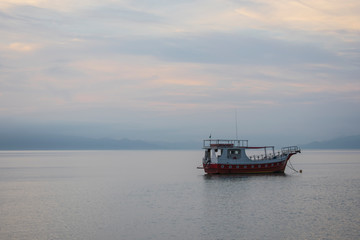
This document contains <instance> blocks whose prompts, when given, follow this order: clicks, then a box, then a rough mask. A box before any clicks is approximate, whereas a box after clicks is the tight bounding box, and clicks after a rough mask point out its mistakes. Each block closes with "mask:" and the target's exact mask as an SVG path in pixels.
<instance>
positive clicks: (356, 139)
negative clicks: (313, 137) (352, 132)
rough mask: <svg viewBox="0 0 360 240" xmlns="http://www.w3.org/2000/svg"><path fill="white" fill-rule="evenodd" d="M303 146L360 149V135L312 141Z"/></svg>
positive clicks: (310, 147) (309, 147)
mask: <svg viewBox="0 0 360 240" xmlns="http://www.w3.org/2000/svg"><path fill="white" fill-rule="evenodd" d="M301 147H302V148H308V149H360V135H356V136H347V137H341V138H335V139H331V140H327V141H321V142H311V143H308V144H304V145H302V146H301Z"/></svg>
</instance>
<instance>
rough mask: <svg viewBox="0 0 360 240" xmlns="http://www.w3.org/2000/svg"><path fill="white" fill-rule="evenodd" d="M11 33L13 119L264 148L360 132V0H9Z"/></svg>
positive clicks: (7, 119) (6, 50) (89, 131)
mask: <svg viewBox="0 0 360 240" xmlns="http://www.w3.org/2000/svg"><path fill="white" fill-rule="evenodd" d="M0 35H1V38H0V123H1V128H11V127H12V128H13V129H30V128H31V129H36V130H37V131H42V132H51V133H61V134H65V135H66V134H68V135H75V136H88V137H94V138H103V137H109V138H115V139H122V138H130V139H142V140H147V141H149V140H156V141H159V140H162V141H201V140H202V139H206V138H208V136H209V134H211V135H212V137H213V138H233V139H235V138H236V135H238V138H239V139H249V142H250V143H251V142H255V143H264V144H274V143H278V144H300V143H307V142H311V141H314V140H326V139H331V138H335V137H340V136H347V135H357V134H360V126H359V123H360V106H359V105H360V2H359V1H358V0H347V1H335V0H326V1H325V0H311V1H310V0H303V1H286V0H279V1H267V0H253V1H247V0H245V1H242V0H206V1H205V0H191V1H188V0H182V1H174V0H166V1H165V0H146V1H145V0H124V1H116V0H77V1H73V0H59V1H58V0H51V1H46V0H1V1H0ZM236 129H237V133H236Z"/></svg>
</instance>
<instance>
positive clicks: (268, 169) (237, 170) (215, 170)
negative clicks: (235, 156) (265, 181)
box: [203, 154, 293, 174]
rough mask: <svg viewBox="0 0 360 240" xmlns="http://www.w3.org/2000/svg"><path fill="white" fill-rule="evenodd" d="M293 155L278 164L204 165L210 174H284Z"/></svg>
mask: <svg viewBox="0 0 360 240" xmlns="http://www.w3.org/2000/svg"><path fill="white" fill-rule="evenodd" d="M292 155H293V154H289V156H288V158H287V159H286V160H283V161H281V162H276V163H256V162H254V163H252V164H203V167H204V171H205V172H206V173H208V174H241V173H283V172H284V171H285V168H286V164H287V161H288V160H289V159H290V157H291V156H292Z"/></svg>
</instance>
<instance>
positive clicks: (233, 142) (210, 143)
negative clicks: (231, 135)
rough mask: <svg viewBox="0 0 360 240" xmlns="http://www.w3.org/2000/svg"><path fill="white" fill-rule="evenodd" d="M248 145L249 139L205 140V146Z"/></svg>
mask: <svg viewBox="0 0 360 240" xmlns="http://www.w3.org/2000/svg"><path fill="white" fill-rule="evenodd" d="M226 147H248V140H222V139H208V140H204V144H203V148H226Z"/></svg>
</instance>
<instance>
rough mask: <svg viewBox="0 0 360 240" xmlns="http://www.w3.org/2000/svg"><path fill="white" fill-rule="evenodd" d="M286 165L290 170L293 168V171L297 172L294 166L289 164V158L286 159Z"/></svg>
mask: <svg viewBox="0 0 360 240" xmlns="http://www.w3.org/2000/svg"><path fill="white" fill-rule="evenodd" d="M286 166H287V167H289V168H290V169H291V170H293V171H294V172H297V173H299V171H298V170H296V169H295V168H294V166H293V165H292V164H291V162H290V160H289V161H288V164H287V165H286Z"/></svg>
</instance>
